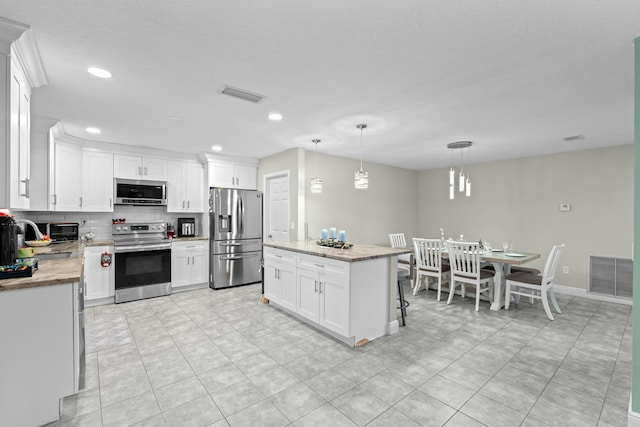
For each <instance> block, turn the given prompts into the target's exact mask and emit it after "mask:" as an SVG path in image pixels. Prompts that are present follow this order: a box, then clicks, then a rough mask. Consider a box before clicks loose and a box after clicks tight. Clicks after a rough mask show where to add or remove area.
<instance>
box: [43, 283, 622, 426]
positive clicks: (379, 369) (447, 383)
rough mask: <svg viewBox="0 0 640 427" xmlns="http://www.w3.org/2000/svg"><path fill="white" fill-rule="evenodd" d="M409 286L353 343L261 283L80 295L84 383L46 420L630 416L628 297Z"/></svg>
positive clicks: (192, 422) (581, 421)
mask: <svg viewBox="0 0 640 427" xmlns="http://www.w3.org/2000/svg"><path fill="white" fill-rule="evenodd" d="M406 294H407V295H408V296H407V298H408V300H409V301H410V303H411V305H410V307H409V308H408V312H409V313H408V315H409V317H408V318H407V326H406V327H404V328H400V332H399V333H398V334H395V335H393V336H387V337H383V338H380V339H378V340H375V341H372V342H370V343H369V344H367V345H365V346H363V347H361V348H358V349H352V348H349V347H346V346H345V345H343V344H341V343H338V342H336V341H334V340H333V339H331V338H329V337H328V336H326V335H324V334H323V333H321V332H319V331H317V330H315V329H313V328H311V327H309V326H307V325H306V324H304V323H301V322H299V321H298V320H296V319H294V318H292V317H290V316H289V315H287V314H285V313H283V312H282V311H280V310H278V309H275V308H274V307H272V306H269V305H262V304H260V303H259V296H260V285H249V286H243V287H238V288H235V289H228V290H220V291H213V290H209V289H200V290H195V291H190V292H184V293H178V294H174V295H172V296H168V297H161V298H155V299H149V300H143V301H135V302H131V303H126V304H118V305H109V306H100V307H95V308H90V309H88V310H87V330H86V335H87V352H88V357H87V386H86V388H85V389H84V390H82V391H81V392H80V393H79V394H77V395H75V396H70V397H68V398H66V399H65V400H64V402H63V409H62V412H63V413H62V419H61V420H60V421H59V422H57V423H52V424H51V426H105V427H106V426H128V425H135V426H229V425H230V426H234V427H235V426H300V427H302V426H354V425H358V426H364V425H367V426H417V425H423V426H443V425H444V426H447V427H455V426H483V425H486V426H527V427H534V426H562V427H565V426H580V427H583V426H603V427H604V426H626V412H627V405H628V401H629V390H630V383H631V379H630V378H631V374H630V372H631V308H630V307H629V306H626V305H619V304H612V303H601V302H598V301H594V300H588V299H584V298H577V297H569V296H562V295H560V296H559V298H558V299H559V302H560V305H561V308H562V310H563V313H562V314H560V315H558V316H557V318H556V320H555V321H553V322H550V321H548V320H547V318H546V317H545V315H544V311H543V309H542V306H541V305H540V304H539V303H538V304H536V305H533V306H531V305H530V304H529V303H528V302H527V303H525V302H523V303H521V304H520V305H519V306H515V307H514V306H512V309H511V310H509V311H505V310H502V311H499V312H492V311H489V310H488V303H483V304H481V308H480V311H479V312H475V311H474V310H473V298H467V299H466V300H462V299H461V298H459V297H456V298H455V299H454V302H453V303H452V304H451V305H446V303H445V302H444V301H442V302H437V301H435V292H434V291H422V292H420V293H418V295H417V296H415V297H413V296H410V295H409V294H410V293H409V289H408V284H406ZM445 295H446V294H445Z"/></svg>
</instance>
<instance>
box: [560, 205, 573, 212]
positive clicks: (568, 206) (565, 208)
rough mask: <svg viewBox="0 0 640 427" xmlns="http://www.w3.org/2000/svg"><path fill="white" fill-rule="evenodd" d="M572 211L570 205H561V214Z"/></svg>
mask: <svg viewBox="0 0 640 427" xmlns="http://www.w3.org/2000/svg"><path fill="white" fill-rule="evenodd" d="M570 210H571V204H570V203H560V212H569V211H570Z"/></svg>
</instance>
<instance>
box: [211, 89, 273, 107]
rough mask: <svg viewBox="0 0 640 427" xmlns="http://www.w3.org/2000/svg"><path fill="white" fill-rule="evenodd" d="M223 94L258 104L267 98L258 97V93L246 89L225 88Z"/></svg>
mask: <svg viewBox="0 0 640 427" xmlns="http://www.w3.org/2000/svg"><path fill="white" fill-rule="evenodd" d="M220 92H221V93H224V94H225V95H229V96H235V97H236V98H240V99H244V100H245V101H251V102H255V103H256V104H257V103H258V102H260V101H262V100H263V99H264V98H266V97H265V96H263V95H258V94H257V93H253V92H249V91H247V90H244V89H238V88H237V87H233V86H226V85H225V86H223V87H222V90H221V91H220Z"/></svg>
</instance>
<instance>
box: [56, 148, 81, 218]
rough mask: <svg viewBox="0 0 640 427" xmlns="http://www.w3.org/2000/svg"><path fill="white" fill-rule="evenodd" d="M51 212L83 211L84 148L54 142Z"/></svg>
mask: <svg viewBox="0 0 640 427" xmlns="http://www.w3.org/2000/svg"><path fill="white" fill-rule="evenodd" d="M52 146H53V148H52V151H53V165H54V167H53V173H52V178H51V180H52V186H51V187H52V193H51V210H53V211H60V212H79V211H80V210H82V204H83V203H82V202H83V201H82V148H81V147H80V146H79V145H75V144H70V143H65V142H59V141H54V142H52Z"/></svg>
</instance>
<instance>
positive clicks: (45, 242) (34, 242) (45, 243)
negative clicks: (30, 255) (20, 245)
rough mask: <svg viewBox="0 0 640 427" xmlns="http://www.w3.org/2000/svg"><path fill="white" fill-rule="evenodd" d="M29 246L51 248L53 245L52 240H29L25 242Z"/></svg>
mask: <svg viewBox="0 0 640 427" xmlns="http://www.w3.org/2000/svg"><path fill="white" fill-rule="evenodd" d="M24 243H25V244H26V245H27V246H34V247H39V246H49V245H50V244H51V240H27V241H26V242H24Z"/></svg>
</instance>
